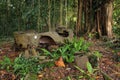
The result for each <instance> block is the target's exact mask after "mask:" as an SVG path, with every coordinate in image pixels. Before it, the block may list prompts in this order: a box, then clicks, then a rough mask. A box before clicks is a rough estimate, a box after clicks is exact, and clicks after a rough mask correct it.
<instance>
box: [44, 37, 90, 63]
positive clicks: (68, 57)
mask: <svg viewBox="0 0 120 80" xmlns="http://www.w3.org/2000/svg"><path fill="white" fill-rule="evenodd" d="M89 46H90V43H88V42H86V41H85V40H84V38H80V39H77V38H74V40H73V41H72V42H69V41H66V44H65V45H63V46H61V47H60V48H58V49H56V50H54V51H52V52H50V51H48V50H46V49H42V51H43V52H44V54H45V55H47V56H50V58H52V59H54V60H56V59H58V58H59V57H60V56H62V57H63V59H64V61H65V62H67V63H72V62H73V61H74V58H75V53H76V52H84V53H85V54H86V53H87V52H88V51H89V49H88V48H89ZM79 55H81V54H79Z"/></svg>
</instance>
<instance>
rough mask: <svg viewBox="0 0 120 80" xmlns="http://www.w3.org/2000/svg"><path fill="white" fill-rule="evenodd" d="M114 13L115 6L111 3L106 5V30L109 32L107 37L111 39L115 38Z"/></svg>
mask: <svg viewBox="0 0 120 80" xmlns="http://www.w3.org/2000/svg"><path fill="white" fill-rule="evenodd" d="M112 13H113V5H112V2H110V3H108V4H106V30H107V36H108V37H109V38H112V37H113V33H112Z"/></svg>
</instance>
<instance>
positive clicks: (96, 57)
mask: <svg viewBox="0 0 120 80" xmlns="http://www.w3.org/2000/svg"><path fill="white" fill-rule="evenodd" d="M101 57H102V54H101V53H99V52H98V51H94V52H93V53H92V54H91V55H89V57H88V58H89V61H90V63H91V65H92V67H97V66H98V61H99V60H100V58H101Z"/></svg>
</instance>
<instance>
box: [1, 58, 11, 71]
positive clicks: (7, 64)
mask: <svg viewBox="0 0 120 80" xmlns="http://www.w3.org/2000/svg"><path fill="white" fill-rule="evenodd" d="M0 65H1V67H0V69H5V70H7V71H9V70H10V68H11V67H12V65H13V63H12V62H11V60H10V58H8V57H6V56H4V59H3V60H2V61H1V62H0Z"/></svg>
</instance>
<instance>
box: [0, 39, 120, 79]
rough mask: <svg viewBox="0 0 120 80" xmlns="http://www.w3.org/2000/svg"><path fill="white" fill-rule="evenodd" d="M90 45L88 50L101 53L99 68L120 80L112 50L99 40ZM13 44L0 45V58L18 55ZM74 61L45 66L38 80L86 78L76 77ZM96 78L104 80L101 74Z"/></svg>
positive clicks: (118, 63)
mask: <svg viewBox="0 0 120 80" xmlns="http://www.w3.org/2000/svg"><path fill="white" fill-rule="evenodd" d="M89 42H91V43H92V46H91V47H90V48H89V50H90V51H99V52H100V53H101V54H102V58H101V59H100V61H99V68H100V70H101V71H102V72H103V73H105V74H107V75H108V76H110V77H111V78H112V80H120V62H116V61H115V60H114V51H113V49H110V48H109V47H106V46H105V45H104V44H103V42H102V41H100V40H91V41H89ZM12 46H13V44H12V43H9V42H6V43H3V44H2V45H0V60H2V59H3V58H4V56H8V57H9V58H11V59H12V60H14V59H15V58H16V57H18V56H19V53H18V52H15V51H14V50H13V49H12ZM73 65H74V63H70V64H66V67H65V68H63V67H56V66H53V67H50V68H45V69H44V70H43V71H41V73H40V74H39V76H40V77H39V80H69V78H71V80H86V79H76V78H77V77H78V76H79V73H80V72H79V70H77V69H76V68H75V67H74V66H73ZM96 80H105V79H104V78H103V75H102V74H99V77H98V78H97V79H96Z"/></svg>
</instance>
